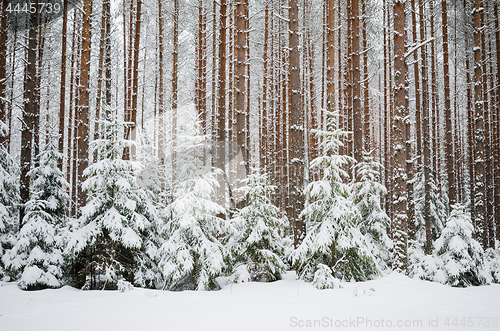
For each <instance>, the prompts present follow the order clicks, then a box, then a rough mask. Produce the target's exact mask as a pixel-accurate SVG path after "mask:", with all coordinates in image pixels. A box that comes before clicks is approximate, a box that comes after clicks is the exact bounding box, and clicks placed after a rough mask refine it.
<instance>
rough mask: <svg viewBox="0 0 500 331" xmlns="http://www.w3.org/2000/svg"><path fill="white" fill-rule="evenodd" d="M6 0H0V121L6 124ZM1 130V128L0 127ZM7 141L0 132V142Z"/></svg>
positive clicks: (5, 136)
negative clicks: (0, 0)
mask: <svg viewBox="0 0 500 331" xmlns="http://www.w3.org/2000/svg"><path fill="white" fill-rule="evenodd" d="M9 3H10V2H9V1H8V0H2V2H1V3H0V6H1V8H0V10H1V11H0V15H1V16H0V19H1V23H0V121H2V122H3V123H4V124H7V121H8V120H10V119H8V118H7V107H6V106H7V103H6V102H5V100H7V95H6V92H7V70H6V69H7V32H8V31H7V19H8V13H7V6H8V5H9ZM1 130H3V128H1ZM6 142H7V143H9V137H8V136H7V135H4V133H3V132H2V133H0V144H2V145H3V144H4V143H6Z"/></svg>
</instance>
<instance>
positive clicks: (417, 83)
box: [411, 0, 425, 165]
mask: <svg viewBox="0 0 500 331" xmlns="http://www.w3.org/2000/svg"><path fill="white" fill-rule="evenodd" d="M415 1H416V0H411V20H412V36H413V43H414V44H415V45H416V44H417V43H418V42H423V41H424V39H425V35H422V34H421V35H420V39H418V36H417V9H416V5H415ZM417 60H418V52H416V51H415V52H414V53H413V61H414V63H413V78H414V85H415V132H416V135H417V137H416V140H417V141H416V143H417V149H416V150H415V154H416V155H417V156H420V154H421V153H422V131H421V125H422V119H421V113H422V111H421V107H420V100H421V97H420V95H421V89H420V71H419V62H418V61H417ZM415 161H416V162H415V165H418V164H420V163H422V162H421V160H420V157H416V158H415Z"/></svg>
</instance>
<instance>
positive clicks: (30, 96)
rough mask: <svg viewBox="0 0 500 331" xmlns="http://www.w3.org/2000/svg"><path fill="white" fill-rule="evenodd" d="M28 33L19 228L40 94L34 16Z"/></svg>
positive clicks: (36, 29)
mask: <svg viewBox="0 0 500 331" xmlns="http://www.w3.org/2000/svg"><path fill="white" fill-rule="evenodd" d="M29 18H30V19H29V23H28V24H29V31H28V49H27V51H26V57H27V59H26V60H27V61H26V67H25V79H24V96H23V97H24V109H23V126H22V129H21V167H20V168H21V178H20V181H21V182H20V196H21V208H20V213H19V227H20V228H21V227H22V225H23V223H22V222H23V218H24V215H25V207H24V205H25V204H26V202H28V200H29V197H30V177H29V175H28V172H29V171H30V168H31V163H32V160H31V153H32V150H31V149H32V148H33V142H32V139H33V128H34V125H33V124H34V119H35V117H36V116H39V114H40V104H39V103H38V102H37V100H38V93H39V92H40V86H39V85H37V83H40V81H39V80H37V76H38V72H37V71H38V70H37V69H38V65H37V56H38V50H37V48H38V27H37V23H38V22H37V19H38V16H37V15H36V14H31V15H30V16H29Z"/></svg>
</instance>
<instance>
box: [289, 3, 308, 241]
mask: <svg viewBox="0 0 500 331" xmlns="http://www.w3.org/2000/svg"><path fill="white" fill-rule="evenodd" d="M289 6H290V8H289V11H288V14H289V17H288V18H289V49H290V62H289V66H290V68H289V69H290V74H289V75H290V76H289V80H290V142H291V145H290V163H289V169H288V170H289V182H290V183H292V187H291V188H290V203H291V206H292V208H291V213H290V214H289V215H288V216H289V217H290V220H291V222H292V224H293V225H294V244H295V247H297V246H298V245H299V244H300V242H301V240H302V239H303V236H304V235H305V226H304V222H303V220H301V219H300V217H299V214H300V212H301V211H302V209H303V207H304V197H303V194H302V190H303V182H304V161H305V150H304V114H303V110H302V97H301V95H300V94H301V81H300V53H299V24H298V23H299V22H298V20H299V17H298V12H299V8H298V0H289Z"/></svg>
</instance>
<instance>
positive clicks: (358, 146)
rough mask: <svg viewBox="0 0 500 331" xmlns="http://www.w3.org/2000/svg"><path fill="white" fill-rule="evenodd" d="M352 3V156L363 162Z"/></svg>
mask: <svg viewBox="0 0 500 331" xmlns="http://www.w3.org/2000/svg"><path fill="white" fill-rule="evenodd" d="M351 1H352V11H351V15H352V27H351V33H352V93H353V95H352V98H353V100H352V107H353V108H352V112H353V132H354V137H353V139H354V144H353V148H354V150H353V154H354V159H355V160H356V161H357V162H361V161H363V111H362V109H361V70H360V68H361V65H360V52H359V0H351Z"/></svg>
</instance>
